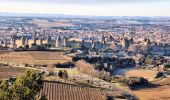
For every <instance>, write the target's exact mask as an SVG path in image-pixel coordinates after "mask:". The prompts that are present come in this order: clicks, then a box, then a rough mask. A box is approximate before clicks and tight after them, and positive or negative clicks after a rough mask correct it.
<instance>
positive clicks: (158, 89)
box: [133, 78, 170, 100]
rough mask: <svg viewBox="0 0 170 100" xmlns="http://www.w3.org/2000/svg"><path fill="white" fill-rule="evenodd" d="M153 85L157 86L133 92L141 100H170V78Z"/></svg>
mask: <svg viewBox="0 0 170 100" xmlns="http://www.w3.org/2000/svg"><path fill="white" fill-rule="evenodd" d="M153 84H155V85H157V86H155V87H150V88H142V89H139V90H133V93H134V94H135V95H136V96H137V97H139V98H140V99H141V100H170V78H166V79H163V80H161V81H158V82H154V83H153Z"/></svg>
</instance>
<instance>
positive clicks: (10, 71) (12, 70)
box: [0, 66, 27, 80]
mask: <svg viewBox="0 0 170 100" xmlns="http://www.w3.org/2000/svg"><path fill="white" fill-rule="evenodd" d="M26 70H27V69H26V68H19V67H11V66H0V80H3V79H8V78H11V77H16V76H18V75H20V74H22V73H24V72H25V71H26Z"/></svg>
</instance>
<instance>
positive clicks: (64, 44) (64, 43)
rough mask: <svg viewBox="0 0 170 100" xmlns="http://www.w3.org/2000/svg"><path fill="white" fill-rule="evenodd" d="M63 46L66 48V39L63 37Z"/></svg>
mask: <svg viewBox="0 0 170 100" xmlns="http://www.w3.org/2000/svg"><path fill="white" fill-rule="evenodd" d="M63 46H64V47H67V38H66V37H64V41H63Z"/></svg>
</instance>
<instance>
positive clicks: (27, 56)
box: [0, 51, 71, 65]
mask: <svg viewBox="0 0 170 100" xmlns="http://www.w3.org/2000/svg"><path fill="white" fill-rule="evenodd" d="M70 60H71V59H70V58H69V57H66V56H64V55H62V53H59V52H43V51H38V52H36V51H33V52H7V53H1V54H0V62H1V63H8V64H15V65H21V64H30V65H44V64H57V63H64V62H68V61H70Z"/></svg>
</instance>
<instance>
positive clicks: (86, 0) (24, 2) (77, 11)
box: [0, 0, 170, 16]
mask: <svg viewBox="0 0 170 100" xmlns="http://www.w3.org/2000/svg"><path fill="white" fill-rule="evenodd" d="M0 12H9V13H41V14H46V13H47V14H71V15H96V16H97V15H100V16H170V0H0Z"/></svg>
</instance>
